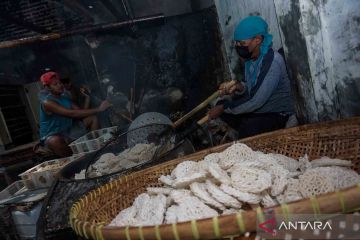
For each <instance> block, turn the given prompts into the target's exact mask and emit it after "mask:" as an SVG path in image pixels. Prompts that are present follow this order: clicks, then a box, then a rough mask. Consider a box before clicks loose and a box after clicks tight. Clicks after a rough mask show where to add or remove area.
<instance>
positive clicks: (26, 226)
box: [11, 202, 42, 239]
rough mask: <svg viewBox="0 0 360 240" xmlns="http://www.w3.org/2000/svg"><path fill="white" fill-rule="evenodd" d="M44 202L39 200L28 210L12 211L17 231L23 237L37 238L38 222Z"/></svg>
mask: <svg viewBox="0 0 360 240" xmlns="http://www.w3.org/2000/svg"><path fill="white" fill-rule="evenodd" d="M41 207H42V202H39V203H38V204H37V205H35V206H34V207H33V208H32V209H30V210H28V211H18V210H15V211H12V212H11V217H12V219H13V221H14V223H15V227H16V231H17V233H18V235H19V237H20V238H21V239H35V238H36V222H37V220H38V218H39V215H40V212H41Z"/></svg>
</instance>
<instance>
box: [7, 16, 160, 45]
mask: <svg viewBox="0 0 360 240" xmlns="http://www.w3.org/2000/svg"><path fill="white" fill-rule="evenodd" d="M163 18H164V16H163V15H155V16H150V17H143V18H135V19H133V20H128V21H123V22H115V23H105V24H100V25H95V26H90V27H84V28H82V29H77V30H72V31H65V32H61V33H49V34H42V35H39V36H33V37H26V38H20V39H16V40H10V41H3V42H0V48H11V47H16V46H20V45H24V44H29V43H35V42H43V41H49V40H56V39H60V38H64V37H69V36H71V35H75V34H84V33H89V32H95V31H100V30H109V29H114V28H119V27H123V26H127V25H130V24H134V23H140V22H146V21H154V20H160V19H163Z"/></svg>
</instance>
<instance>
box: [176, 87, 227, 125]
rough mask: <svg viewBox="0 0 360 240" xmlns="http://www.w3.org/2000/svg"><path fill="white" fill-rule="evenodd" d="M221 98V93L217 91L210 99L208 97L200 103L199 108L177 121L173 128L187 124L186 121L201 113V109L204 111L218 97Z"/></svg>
mask: <svg viewBox="0 0 360 240" xmlns="http://www.w3.org/2000/svg"><path fill="white" fill-rule="evenodd" d="M219 96H220V91H216V92H214V93H213V94H212V95H211V96H210V97H208V98H207V99H205V100H204V101H203V102H202V103H200V104H199V105H198V106H196V107H195V108H194V109H193V110H191V111H190V112H188V113H187V114H185V116H183V117H182V118H180V119H179V120H177V121H176V122H175V123H174V124H173V127H174V128H177V127H178V126H179V125H181V124H182V123H183V122H185V121H186V120H188V119H189V118H190V117H192V116H194V114H196V113H197V112H199V111H200V110H201V109H203V108H204V107H206V106H207V105H208V104H209V103H210V102H211V101H212V100H214V99H216V98H217V97H219Z"/></svg>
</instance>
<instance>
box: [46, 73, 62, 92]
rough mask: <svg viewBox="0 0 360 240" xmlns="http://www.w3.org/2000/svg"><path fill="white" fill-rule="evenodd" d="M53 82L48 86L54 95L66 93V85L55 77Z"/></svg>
mask: <svg viewBox="0 0 360 240" xmlns="http://www.w3.org/2000/svg"><path fill="white" fill-rule="evenodd" d="M51 80H52V82H51V84H50V85H48V88H49V91H50V92H51V93H54V94H62V93H63V92H64V85H63V84H62V83H61V82H60V80H59V79H57V78H56V77H53V78H52V79H51Z"/></svg>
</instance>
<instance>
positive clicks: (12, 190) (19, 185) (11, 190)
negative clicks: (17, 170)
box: [0, 180, 25, 204]
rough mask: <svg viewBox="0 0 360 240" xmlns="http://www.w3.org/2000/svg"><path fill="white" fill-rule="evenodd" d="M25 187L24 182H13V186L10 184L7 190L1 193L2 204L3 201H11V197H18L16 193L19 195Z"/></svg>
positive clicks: (0, 201)
mask: <svg viewBox="0 0 360 240" xmlns="http://www.w3.org/2000/svg"><path fill="white" fill-rule="evenodd" d="M24 187H25V184H24V182H23V181H22V180H19V181H16V182H13V183H12V184H10V185H9V186H8V187H7V188H5V189H4V190H2V191H1V192H0V204H1V203H2V201H4V200H6V199H9V198H11V197H13V196H14V195H16V193H18V192H19V191H20V190H22V189H23V188H24Z"/></svg>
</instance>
